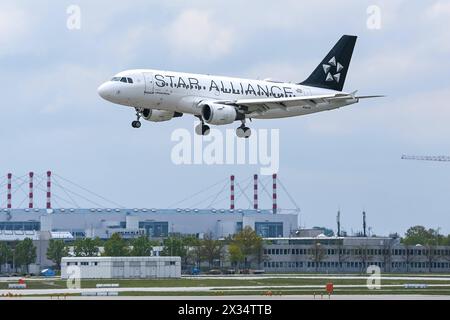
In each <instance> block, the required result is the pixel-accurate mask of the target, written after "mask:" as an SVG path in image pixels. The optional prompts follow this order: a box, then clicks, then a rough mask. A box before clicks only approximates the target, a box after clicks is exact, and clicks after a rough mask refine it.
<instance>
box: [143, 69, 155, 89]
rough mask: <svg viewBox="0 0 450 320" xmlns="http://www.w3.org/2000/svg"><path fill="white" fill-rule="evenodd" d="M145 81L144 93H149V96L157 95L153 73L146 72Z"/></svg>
mask: <svg viewBox="0 0 450 320" xmlns="http://www.w3.org/2000/svg"><path fill="white" fill-rule="evenodd" d="M144 79H145V89H144V93H148V94H153V93H155V83H154V80H153V73H151V72H144Z"/></svg>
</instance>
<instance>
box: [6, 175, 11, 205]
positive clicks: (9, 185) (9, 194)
mask: <svg viewBox="0 0 450 320" xmlns="http://www.w3.org/2000/svg"><path fill="white" fill-rule="evenodd" d="M7 178H8V192H7V199H6V206H7V208H8V209H11V178H12V174H11V173H8V175H7Z"/></svg>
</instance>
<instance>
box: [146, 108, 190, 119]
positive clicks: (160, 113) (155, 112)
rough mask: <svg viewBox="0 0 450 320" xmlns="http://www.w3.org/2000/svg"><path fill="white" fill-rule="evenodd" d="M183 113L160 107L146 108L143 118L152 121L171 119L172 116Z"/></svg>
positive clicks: (175, 116) (178, 115)
mask: <svg viewBox="0 0 450 320" xmlns="http://www.w3.org/2000/svg"><path fill="white" fill-rule="evenodd" d="M182 115H183V114H182V113H180V112H176V111H175V112H173V111H167V110H159V109H144V110H143V111H142V118H144V119H145V120H147V121H152V122H162V121H169V120H171V119H172V118H177V117H181V116H182Z"/></svg>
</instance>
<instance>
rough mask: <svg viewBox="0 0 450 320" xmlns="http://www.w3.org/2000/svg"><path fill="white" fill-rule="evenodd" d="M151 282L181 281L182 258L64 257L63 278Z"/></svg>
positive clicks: (62, 265)
mask: <svg viewBox="0 0 450 320" xmlns="http://www.w3.org/2000/svg"><path fill="white" fill-rule="evenodd" d="M69 277H70V278H74V277H75V278H77V277H79V279H148V278H180V277H181V258H180V257H65V258H62V261H61V278H62V279H67V278H69Z"/></svg>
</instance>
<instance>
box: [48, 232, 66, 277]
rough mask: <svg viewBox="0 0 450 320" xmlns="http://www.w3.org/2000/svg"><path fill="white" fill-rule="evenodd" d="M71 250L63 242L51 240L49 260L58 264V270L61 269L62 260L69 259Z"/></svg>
mask: <svg viewBox="0 0 450 320" xmlns="http://www.w3.org/2000/svg"><path fill="white" fill-rule="evenodd" d="M68 254H69V249H68V248H67V246H66V244H65V243H64V241H63V240H55V239H51V240H50V242H49V244H48V249H47V259H49V260H51V261H53V262H54V263H55V264H56V268H57V269H58V270H60V269H61V259H62V258H63V257H67V255H68Z"/></svg>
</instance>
